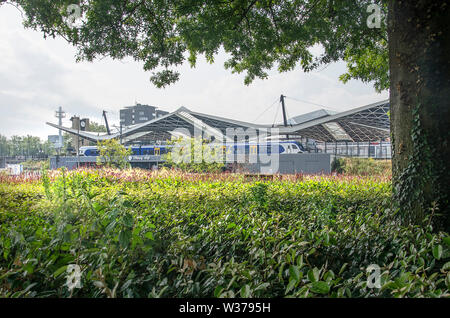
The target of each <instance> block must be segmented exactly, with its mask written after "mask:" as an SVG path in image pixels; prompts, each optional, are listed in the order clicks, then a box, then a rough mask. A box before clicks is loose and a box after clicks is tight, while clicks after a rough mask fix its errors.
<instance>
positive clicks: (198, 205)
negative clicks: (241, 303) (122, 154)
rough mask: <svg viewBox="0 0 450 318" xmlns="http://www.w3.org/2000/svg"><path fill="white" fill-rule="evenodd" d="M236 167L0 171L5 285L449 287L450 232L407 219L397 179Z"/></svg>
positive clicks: (20, 293) (440, 292)
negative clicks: (274, 175)
mask: <svg viewBox="0 0 450 318" xmlns="http://www.w3.org/2000/svg"><path fill="white" fill-rule="evenodd" d="M121 173H122V174H121ZM227 178H228V179H224V180H222V179H220V177H218V178H217V179H214V178H212V177H210V176H202V175H177V174H174V173H168V172H165V175H157V174H143V173H141V174H140V173H139V172H136V174H134V175H132V174H124V173H123V172H117V171H110V172H105V171H101V170H100V171H79V172H68V173H66V172H63V173H62V174H60V175H59V176H57V177H55V178H54V179H53V180H52V181H51V182H49V183H47V187H48V189H47V191H45V189H44V187H43V186H42V185H41V184H39V183H33V184H27V185H24V184H14V183H9V184H6V183H5V184H0V197H1V198H2V199H1V201H0V251H1V255H0V295H2V296H3V297H70V296H71V297H241V296H242V297H319V296H321V297H449V283H450V274H449V272H450V263H449V256H450V253H449V246H450V238H449V235H448V233H434V232H433V230H432V228H431V226H427V227H424V228H419V227H413V226H410V227H402V226H401V225H400V224H399V223H398V222H397V220H396V217H395V213H394V211H390V210H389V207H390V196H391V187H390V184H389V182H387V181H383V180H382V179H379V178H378V179H377V178H367V177H366V178H349V177H329V178H325V177H315V178H304V179H303V181H302V182H292V181H273V182H270V183H264V182H244V181H243V180H242V179H241V177H240V176H230V177H227ZM71 264H76V265H79V266H80V268H81V270H82V279H81V283H82V286H81V288H75V289H73V290H69V289H68V287H67V285H66V281H67V273H66V271H67V268H68V266H69V265H71ZM371 264H377V265H378V266H379V267H380V274H381V288H379V289H378V288H369V287H368V286H367V281H368V275H369V274H368V273H367V272H366V269H367V268H368V267H369V265H371Z"/></svg>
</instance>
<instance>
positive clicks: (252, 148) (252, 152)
mask: <svg viewBox="0 0 450 318" xmlns="http://www.w3.org/2000/svg"><path fill="white" fill-rule="evenodd" d="M257 153H258V146H250V154H257Z"/></svg>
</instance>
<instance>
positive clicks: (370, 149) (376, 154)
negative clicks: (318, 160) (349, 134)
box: [312, 142, 392, 159]
mask: <svg viewBox="0 0 450 318" xmlns="http://www.w3.org/2000/svg"><path fill="white" fill-rule="evenodd" d="M312 152H319V153H329V154H332V155H334V156H338V157H358V158H374V159H391V157H392V152H391V143H390V142H370V143H369V142H333V143H331V142H323V143H317V144H316V148H315V149H313V150H312Z"/></svg>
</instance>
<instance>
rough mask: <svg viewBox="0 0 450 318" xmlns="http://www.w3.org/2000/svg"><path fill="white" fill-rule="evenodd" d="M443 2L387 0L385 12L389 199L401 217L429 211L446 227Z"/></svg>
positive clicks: (419, 218)
mask: <svg viewBox="0 0 450 318" xmlns="http://www.w3.org/2000/svg"><path fill="white" fill-rule="evenodd" d="M449 2H450V1H448V0H445V1H435V0H416V1H399V0H389V14H388V36H389V64H390V65H389V66H390V81H391V83H390V108H391V109H390V116H391V135H392V147H393V158H392V168H393V186H394V199H395V202H396V203H397V204H398V205H399V206H398V208H399V209H400V215H401V217H402V220H404V221H405V223H414V224H424V219H425V218H426V217H428V218H430V217H431V222H432V224H434V226H435V227H434V228H435V229H445V230H447V231H448V230H449V228H450V218H449V216H450V211H449V192H450V182H449V176H450V173H449V172H450V167H449V162H450V151H449V150H450V144H449V128H450V113H449V111H450V105H449V104H450V28H449V25H450V3H449ZM436 214H437V215H436ZM427 222H429V221H427Z"/></svg>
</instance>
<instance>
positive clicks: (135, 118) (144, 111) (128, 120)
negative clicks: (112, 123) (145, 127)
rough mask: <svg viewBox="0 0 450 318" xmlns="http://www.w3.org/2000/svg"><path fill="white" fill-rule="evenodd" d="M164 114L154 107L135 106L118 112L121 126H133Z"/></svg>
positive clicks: (164, 112)
mask: <svg viewBox="0 0 450 318" xmlns="http://www.w3.org/2000/svg"><path fill="white" fill-rule="evenodd" d="M166 114H168V112H166V111H163V110H159V109H157V107H155V106H150V105H141V104H136V105H134V106H127V107H125V108H124V109H121V110H120V123H121V124H122V125H123V126H133V125H137V124H141V123H145V122H147V121H149V120H153V119H155V118H159V117H161V116H164V115H166Z"/></svg>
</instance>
